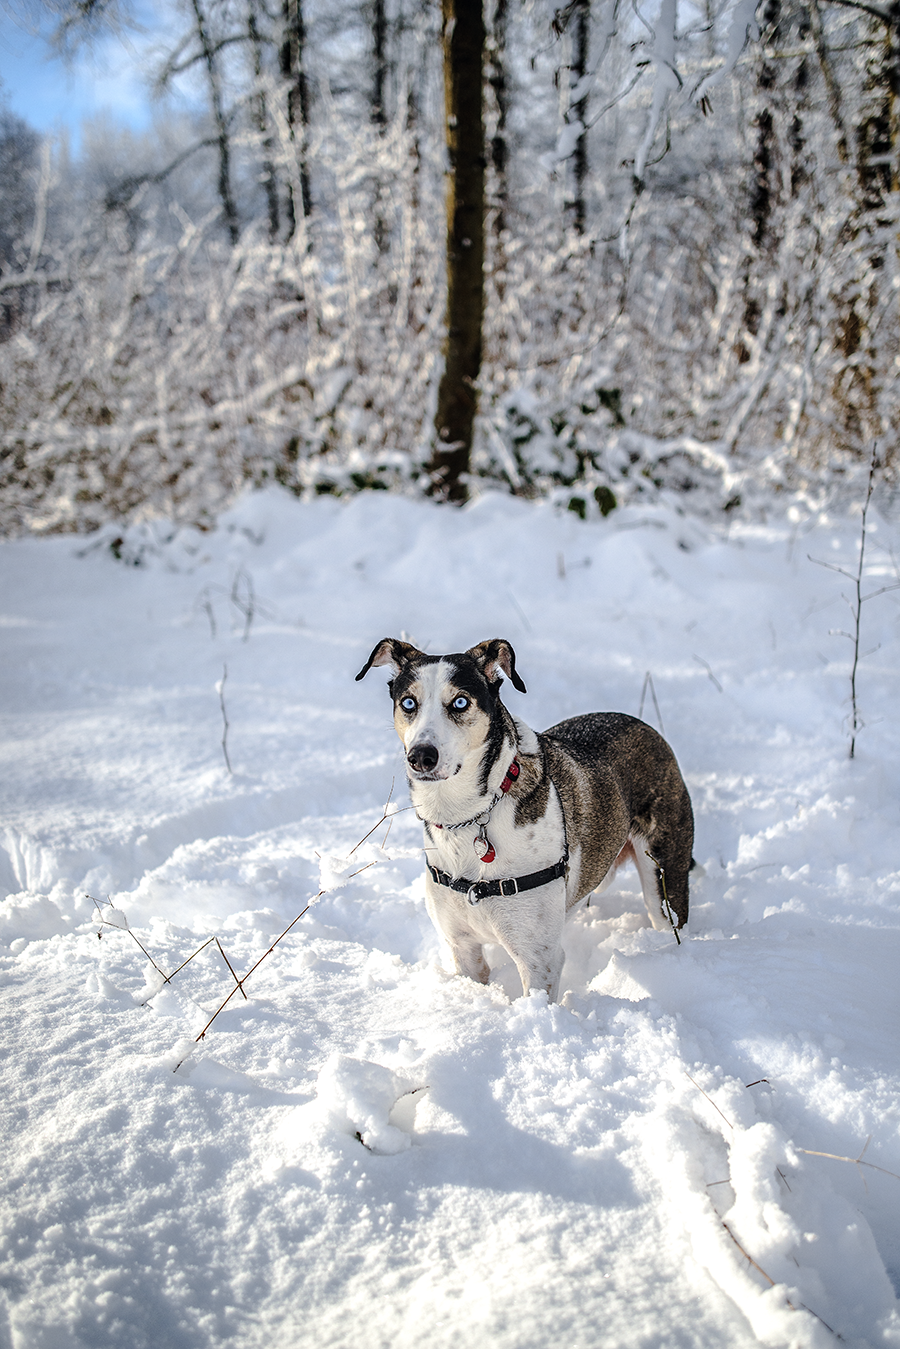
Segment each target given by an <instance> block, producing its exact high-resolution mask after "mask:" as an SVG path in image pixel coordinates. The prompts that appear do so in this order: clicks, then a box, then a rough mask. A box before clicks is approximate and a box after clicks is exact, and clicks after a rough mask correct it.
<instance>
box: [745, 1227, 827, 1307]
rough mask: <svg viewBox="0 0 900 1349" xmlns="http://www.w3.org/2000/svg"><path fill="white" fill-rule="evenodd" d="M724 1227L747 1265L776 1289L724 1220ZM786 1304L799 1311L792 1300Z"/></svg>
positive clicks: (786, 1299) (771, 1279)
mask: <svg viewBox="0 0 900 1349" xmlns="http://www.w3.org/2000/svg"><path fill="white" fill-rule="evenodd" d="M722 1226H723V1227H724V1228H725V1231H726V1232H727V1233H728V1235H729V1236H730V1237H731V1240H732V1241H733V1242H734V1244H735V1246H737V1248H738V1250H739V1251H740V1253H741V1255H742V1256H743V1257H744V1259H745V1260H746V1261H747V1263H748V1264H750V1265H752V1266H753V1268H754V1269H755V1270H756V1271H757V1273H759V1274H761V1275H762V1276H763V1278H764V1279H765V1281H766V1283H767V1284H769V1286H770V1287H771V1288H774V1287H775V1280H774V1279H773V1278H772V1276H771V1274H767V1273H766V1271H765V1270H764V1269H763V1267H762V1265H758V1264H757V1263H756V1261H755V1260H754V1259H753V1256H752V1255H749V1254H748V1253H747V1251H745V1250H744V1248H743V1246H742V1245H741V1243H740V1242H739V1241H738V1239H737V1237H736V1236H735V1235H734V1233H733V1232H732V1230H731V1228H730V1227H729V1226H728V1224H727V1223H726V1222H725V1221H724V1220H723V1221H722ZM785 1302H786V1303H787V1305H788V1306H789V1307H790V1309H791V1311H792V1312H795V1311H796V1310H797V1308H796V1307H795V1306H794V1304H793V1302H791V1300H790V1298H785ZM813 1315H815V1313H813ZM822 1324H823V1325H824V1324H825V1323H824V1321H823V1322H822ZM830 1329H831V1327H830V1326H829V1330H830Z"/></svg>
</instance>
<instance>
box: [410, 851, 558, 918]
mask: <svg viewBox="0 0 900 1349" xmlns="http://www.w3.org/2000/svg"><path fill="white" fill-rule="evenodd" d="M567 862H568V848H567V849H566V856H565V857H561V858H560V860H559V861H558V862H557V863H556V864H555V865H554V866H552V867H544V869H543V871H532V872H530V873H529V875H527V876H507V877H506V878H505V879H504V880H496V881H469V880H466V878H465V876H460V877H458V878H457V879H456V880H454V879H453V877H452V876H448V875H447V873H446V871H440V870H439V869H438V868H437V867H433V866H432V865H431V863H430V862H426V866H427V867H428V870H429V871H430V872H431V879H432V880H433V881H434V883H435V885H445V886H447V888H448V889H450V890H458V891H459V893H460V894H462V895H465V896H466V898H467V899H468V901H469V903H470V904H472V905H475V904H480V903H481V901H482V900H483V899H491V898H492V897H493V896H494V895H502V896H503V897H504V898H505V899H508V898H509V897H510V896H511V895H518V894H519V893H520V892H521V891H522V890H536V889H537V888H538V886H539V885H547V884H548V883H549V882H550V881H557V880H559V879H560V877H561V876H565V874H566V864H567Z"/></svg>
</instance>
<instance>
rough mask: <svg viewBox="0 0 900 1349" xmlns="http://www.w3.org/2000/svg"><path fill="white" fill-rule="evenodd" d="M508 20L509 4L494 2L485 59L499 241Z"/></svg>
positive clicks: (505, 158) (505, 182)
mask: <svg viewBox="0 0 900 1349" xmlns="http://www.w3.org/2000/svg"><path fill="white" fill-rule="evenodd" d="M508 18H509V0H497V3H496V5H495V6H494V18H493V22H492V24H491V45H490V53H489V56H488V72H489V73H488V84H489V85H490V87H491V90H492V92H493V95H494V116H495V118H496V121H495V123H494V133H493V135H492V136H491V168H492V169H493V174H494V194H493V195H494V202H493V206H494V215H493V223H492V229H493V233H494V236H495V237H496V238H498V239H499V238H500V236H501V235H502V234H503V232H504V230H505V229H506V212H507V207H508V204H509V179H508V173H507V166H508V163H509V146H508V144H507V141H506V120H507V116H508V113H509V90H508V88H507V81H506V27H507V21H508Z"/></svg>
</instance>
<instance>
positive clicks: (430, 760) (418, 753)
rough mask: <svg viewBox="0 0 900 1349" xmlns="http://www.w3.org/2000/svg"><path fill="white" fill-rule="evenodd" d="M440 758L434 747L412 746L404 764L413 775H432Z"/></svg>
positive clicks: (425, 745)
mask: <svg viewBox="0 0 900 1349" xmlns="http://www.w3.org/2000/svg"><path fill="white" fill-rule="evenodd" d="M440 757H441V756H440V754H439V753H438V751H437V748H436V747H435V746H434V745H427V744H424V745H413V747H412V749H411V750H410V751H409V753H408V754H407V756H406V762H407V763H408V764H409V766H410V768H411V769H412V770H413V772H414V773H433V772H434V770H435V769H436V768H437V766H438V759H439V758H440Z"/></svg>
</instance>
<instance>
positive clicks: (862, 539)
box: [806, 441, 900, 759]
mask: <svg viewBox="0 0 900 1349" xmlns="http://www.w3.org/2000/svg"><path fill="white" fill-rule="evenodd" d="M879 467H880V465H879V463H878V442H877V441H876V442H875V444H874V445H873V446H872V460H871V463H870V464H869V480H868V483H867V485H866V499H865V501H864V502H863V508H862V519H861V521H860V535H859V562H858V563H857V567H856V575H854V574H853V573H852V572H849V571H846V570H845V569H844V568H843V567H839V566H837V564H836V563H834V562H825V561H823V560H822V559H821V558H818V557H813V556H812V555H811V554H809V553H807V555H806V556H807V557H808V558H809V560H810V562H814V563H815V564H816V566H817V567H825V568H826V569H827V570H828V571H836V572H837V573H838V575H839V576H845V577H846V578H847V580H848V581H851V582H852V583H853V587H854V589H855V591H856V605H855V607H854V605H852V604H851V605H850V612H851V614H852V615H853V632H852V633H851V632H839V633H838V634H837V635H839V636H841V637H846V638H847V639H848V641H851V642H852V643H853V664H852V666H851V668H850V705H851V718H850V758H851V759H853V758H855V757H856V736H857V733H858V732H859V731H861V730H862V728H863V726H864V725H865V723H864V722H863V720H862V717H861V716H860V714H859V705H858V702H857V697H856V676H857V672H858V670H859V662H860V660H861V659H862V657H861V656H860V654H859V634H860V625H861V621H862V607H863V605H864V604H865V603H866V601H867V600H874V599H875V598H876V597H877V596H878V595H884V594H886V593H887V591H889V590H897V589H900V581H897V582H895V583H893V584H892V585H887V586H881V587H880V588H879V589H878V590H873V591H872V592H871V593H870V594H868V595H864V594H863V593H862V579H863V565H864V563H865V557H866V523H867V519H868V514H869V506H870V504H871V501H872V493H873V491H874V490H875V472H876V469H878V468H879ZM876 649H877V648H876ZM865 654H866V655H870V654H871V652H866V653H865Z"/></svg>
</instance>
